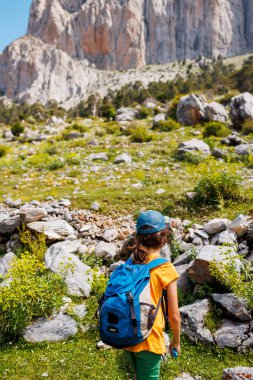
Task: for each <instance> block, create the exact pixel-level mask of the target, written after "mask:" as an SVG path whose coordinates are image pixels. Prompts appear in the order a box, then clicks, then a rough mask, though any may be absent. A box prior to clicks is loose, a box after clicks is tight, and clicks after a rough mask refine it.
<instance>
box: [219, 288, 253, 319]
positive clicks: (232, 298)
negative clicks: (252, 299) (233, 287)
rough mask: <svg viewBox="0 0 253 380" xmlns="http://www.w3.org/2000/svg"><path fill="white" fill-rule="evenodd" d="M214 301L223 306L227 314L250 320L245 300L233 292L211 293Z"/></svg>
mask: <svg viewBox="0 0 253 380" xmlns="http://www.w3.org/2000/svg"><path fill="white" fill-rule="evenodd" d="M212 297H213V299H214V301H215V302H218V303H219V304H220V305H221V306H223V307H224V308H225V309H226V310H227V311H228V312H229V314H231V315H232V316H233V317H235V318H237V319H239V320H240V321H250V320H251V313H250V311H249V310H248V308H247V302H246V301H245V300H243V299H242V298H239V297H237V296H236V295H234V294H231V293H226V294H217V293H214V294H212Z"/></svg>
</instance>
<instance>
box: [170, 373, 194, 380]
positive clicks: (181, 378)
mask: <svg viewBox="0 0 253 380" xmlns="http://www.w3.org/2000/svg"><path fill="white" fill-rule="evenodd" d="M175 380H194V377H192V376H191V375H189V373H186V372H182V374H181V375H180V376H179V377H176V378H175Z"/></svg>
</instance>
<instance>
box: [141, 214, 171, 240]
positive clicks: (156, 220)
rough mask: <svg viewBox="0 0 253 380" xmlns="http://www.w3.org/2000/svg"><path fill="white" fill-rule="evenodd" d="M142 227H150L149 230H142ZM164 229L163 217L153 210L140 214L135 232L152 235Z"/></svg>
mask: <svg viewBox="0 0 253 380" xmlns="http://www.w3.org/2000/svg"><path fill="white" fill-rule="evenodd" d="M144 226H150V227H152V228H150V229H144V228H143V227H144ZM165 228H166V223H165V219H164V216H163V215H162V214H161V213H160V212H158V211H154V210H148V211H145V212H142V213H141V214H140V215H139V216H138V219H137V223H136V230H137V233H138V234H153V233H154V232H159V231H162V230H164V229H165Z"/></svg>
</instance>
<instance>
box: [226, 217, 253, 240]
mask: <svg viewBox="0 0 253 380" xmlns="http://www.w3.org/2000/svg"><path fill="white" fill-rule="evenodd" d="M248 227H249V223H248V221H247V219H246V218H245V216H243V215H238V216H237V218H236V219H235V220H233V221H232V222H231V223H229V224H228V228H229V229H230V230H231V231H233V232H234V233H236V235H237V236H238V237H241V236H243V235H244V234H245V233H246V232H247V230H248Z"/></svg>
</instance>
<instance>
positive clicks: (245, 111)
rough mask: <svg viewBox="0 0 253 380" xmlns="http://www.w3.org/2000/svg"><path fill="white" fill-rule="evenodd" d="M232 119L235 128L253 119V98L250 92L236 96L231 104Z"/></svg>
mask: <svg viewBox="0 0 253 380" xmlns="http://www.w3.org/2000/svg"><path fill="white" fill-rule="evenodd" d="M230 117H231V120H232V122H233V125H234V126H241V125H242V123H243V122H244V121H245V120H248V119H253V96H252V95H251V94H250V93H249V92H244V93H243V94H240V95H237V96H234V97H233V98H232V99H231V103H230Z"/></svg>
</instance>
